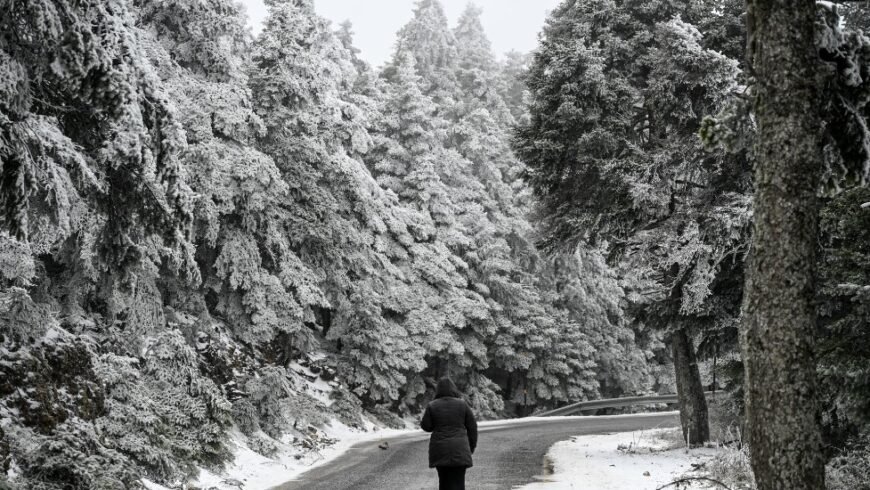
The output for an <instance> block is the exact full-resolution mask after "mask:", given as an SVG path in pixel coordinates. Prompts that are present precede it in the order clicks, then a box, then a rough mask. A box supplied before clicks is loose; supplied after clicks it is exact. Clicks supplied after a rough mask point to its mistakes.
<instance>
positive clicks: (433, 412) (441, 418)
mask: <svg viewBox="0 0 870 490" xmlns="http://www.w3.org/2000/svg"><path fill="white" fill-rule="evenodd" d="M420 427H421V428H422V429H423V430H425V431H426V432H431V433H432V436H431V437H430V438H429V467H430V468H436V467H462V468H470V467H471V466H473V464H472V461H471V455H472V453H474V449H475V448H476V447H477V422H476V421H475V420H474V414H473V413H471V409H470V408H469V407H468V405H467V404H466V403H465V401H463V400H462V398H460V395H459V390H457V389H456V385H455V384H453V381H451V380H450V379H448V378H443V379H441V380H440V381H439V382H438V388H437V389H436V391H435V400H433V401H432V402H431V403H429V406H427V407H426V412H425V413H424V414H423V421H422V423H421V424H420Z"/></svg>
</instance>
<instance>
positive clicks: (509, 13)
mask: <svg viewBox="0 0 870 490" xmlns="http://www.w3.org/2000/svg"><path fill="white" fill-rule="evenodd" d="M239 1H241V3H242V4H244V5H245V6H246V7H247V10H248V16H249V18H250V22H251V26H252V27H253V30H254V33H255V34H257V33H259V32H260V28H261V24H262V22H263V19H264V18H265V16H266V7H265V5H263V0H239ZM560 1H561V0H474V1H473V3H475V4H476V5H477V6H479V7H481V8H483V25H484V27H485V28H486V32H487V35H488V36H489V39H490V41H492V46H493V50H494V51H495V52H496V54H498V55H502V54H504V53H506V52H508V51H510V50H512V49H515V50H517V51H521V52H528V51H531V50H532V49H534V48H535V47H536V46H537V41H538V32H539V31H540V30H541V28H542V27H543V26H544V19H546V15H547V12H549V11H550V10H552V9H554V8H555V7H556V6H557V5H558V4H559V3H560ZM441 2H442V4H444V10H445V11H446V12H447V17H448V18H449V19H450V22H451V27H453V25H455V22H456V19H457V18H459V15H460V14H462V11H463V10H465V6H466V5H467V4H468V3H469V0H441ZM415 3H416V2H415V1H414V0H315V6H316V8H317V12H318V13H319V14H320V15H322V16H324V17H326V18H327V19H330V20H332V21H333V23H334V24H336V25H338V24H340V23H341V22H344V21H345V20H350V21H351V22H352V23H353V30H354V32H355V33H356V35H355V42H354V44H356V46H357V47H358V48H359V49H360V50H361V51H362V56H363V58H365V59H366V60H367V61H368V62H369V63H371V64H373V65H375V66H378V65H380V64H381V63H383V62H384V61H386V60H387V59H389V57H390V55H391V54H392V51H393V42H394V40H395V37H396V32H398V30H399V29H400V28H401V27H402V26H403V25H404V24H405V23H406V22H407V21H408V19H410V18H411V14H412V12H413V10H414V4H415Z"/></svg>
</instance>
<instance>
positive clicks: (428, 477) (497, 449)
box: [273, 412, 679, 490]
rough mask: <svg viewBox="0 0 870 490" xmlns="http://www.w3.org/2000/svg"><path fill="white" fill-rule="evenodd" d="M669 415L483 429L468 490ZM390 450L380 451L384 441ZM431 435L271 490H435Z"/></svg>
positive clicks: (674, 420) (532, 470)
mask: <svg viewBox="0 0 870 490" xmlns="http://www.w3.org/2000/svg"><path fill="white" fill-rule="evenodd" d="M678 423H679V419H678V417H677V415H676V414H675V413H673V412H670V413H663V414H655V415H639V416H637V415H625V416H619V417H564V418H553V419H548V418H540V419H529V420H528V421H527V422H519V423H517V422H513V423H509V424H498V423H496V424H495V425H489V424H486V425H482V426H481V427H480V436H479V442H478V445H477V451H475V453H474V467H473V468H470V469H469V470H468V473H466V478H465V481H466V488H467V489H468V490H484V489H486V490H507V489H510V488H513V487H514V486H517V485H524V484H526V483H531V482H533V481H535V476H537V475H540V474H542V473H543V461H544V455H545V454H546V453H547V450H549V448H550V446H552V445H553V444H555V443H556V442H559V441H563V440H565V439H568V438H570V437H572V436H577V435H589V434H607V433H612V432H626V431H633V430H640V429H649V428H654V427H674V426H676V425H678ZM384 440H385V441H387V442H388V443H389V449H386V450H383V449H380V448H379V447H378V445H379V444H380V443H381V442H382V441H384ZM428 444H429V434H426V433H424V432H422V431H421V432H415V433H412V434H407V435H402V436H399V437H394V438H387V439H382V440H376V441H370V442H365V443H360V444H357V445H356V446H353V447H351V448H350V449H349V450H348V451H347V452H346V453H345V454H344V455H342V456H340V457H339V458H338V459H336V460H334V461H333V462H331V463H329V464H327V465H325V466H323V467H320V468H314V469H312V470H310V471H308V472H307V473H304V474H302V475H300V476H299V477H298V478H297V479H295V480H293V481H290V482H287V483H285V484H283V485H279V486H277V487H274V488H273V490H296V489H305V490H350V489H354V490H418V489H425V490H432V489H437V488H438V480H437V476H436V473H435V470H434V469H429V465H428V447H429V446H428Z"/></svg>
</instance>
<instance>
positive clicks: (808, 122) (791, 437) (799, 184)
mask: <svg viewBox="0 0 870 490" xmlns="http://www.w3.org/2000/svg"><path fill="white" fill-rule="evenodd" d="M747 7H748V17H747V22H748V31H749V45H748V47H749V51H748V57H749V59H748V61H749V65H750V66H751V68H752V72H753V73H754V74H755V77H756V83H755V85H754V91H755V100H754V111H755V118H756V122H757V124H758V133H757V139H756V147H755V159H756V163H755V201H754V235H753V243H752V254H751V257H750V260H749V265H748V269H747V278H746V286H745V294H744V304H743V325H742V332H741V344H742V346H743V356H744V364H745V366H746V416H747V420H746V421H747V426H748V438H747V440H748V442H749V445H750V450H751V451H752V470H753V472H754V473H755V478H756V481H757V483H758V488H759V489H760V490H774V489H777V490H781V489H788V490H804V489H806V490H810V489H812V490H821V489H823V488H824V486H825V482H824V479H825V471H824V470H825V467H824V460H823V458H822V453H821V431H820V427H819V419H818V417H817V415H818V408H817V407H818V405H817V401H816V373H815V360H814V353H813V345H814V344H813V329H814V324H815V320H816V312H815V308H814V305H813V294H814V281H815V245H816V240H817V228H818V202H817V198H816V189H817V188H818V185H819V180H820V175H821V171H822V153H821V136H822V135H821V131H822V118H821V116H820V105H819V99H820V97H819V95H820V93H819V90H820V89H819V87H820V86H821V84H820V83H819V82H820V78H819V73H820V72H819V59H818V54H817V51H816V47H815V42H814V37H813V36H814V20H815V11H816V6H815V1H814V0H799V1H783V0H779V1H771V0H747Z"/></svg>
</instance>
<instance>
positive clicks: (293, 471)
mask: <svg viewBox="0 0 870 490" xmlns="http://www.w3.org/2000/svg"><path fill="white" fill-rule="evenodd" d="M367 426H368V427H366V430H365V431H363V430H359V429H354V428H351V427H348V426H346V425H344V424H341V423H339V422H332V423H331V424H330V425H329V426H327V427H324V428H322V429H321V430H322V432H323V433H325V434H326V436H327V437H328V438H329V439H333V440H335V443H333V444H331V445H329V447H327V448H325V449H320V450H305V449H303V448H301V447H300V446H299V445H294V444H291V442H292V441H283V443H282V444H281V446H280V447H279V451H278V454H276V455H275V456H274V457H272V458H267V457H265V456H262V455H260V454H257V453H256V452H254V451H252V450H251V449H250V448H248V447H247V446H246V445H245V444H244V442H243V441H244V440H245V437H244V436H243V435H242V434H241V433H234V434H233V435H232V440H231V446H232V449H233V453H234V456H235V459H234V460H233V462H232V463H231V464H229V465H228V466H227V468H226V469H225V470H224V471H223V472H221V473H220V474H216V473H212V472H210V471H208V470H205V469H203V470H200V475H199V478H198V479H197V480H196V481H194V482H192V483H193V484H194V485H196V486H197V487H201V488H208V489H213V488H214V489H218V490H266V489H269V488H272V487H274V486H277V485H280V484H282V483H286V482H288V481H290V480H292V479H293V478H295V477H296V476H298V475H300V474H302V473H304V472H306V471H308V470H310V469H312V468H315V467H317V466H320V465H323V464H326V463H329V462H330V461H332V460H334V459H335V458H337V457H339V456H341V455H342V454H343V453H344V452H345V451H347V450H348V448H350V447H351V446H353V445H354V444H357V443H359V442H365V441H372V440H378V439H382V438H387V437H392V436H396V435H400V434H404V433H407V432H411V431H406V430H396V429H384V428H380V427H377V426H375V424H373V423H371V422H369V423H368V424H367ZM142 483H143V484H144V485H145V488H147V489H148V490H171V489H169V488H167V487H164V486H162V485H158V484H156V483H154V482H151V481H149V480H142Z"/></svg>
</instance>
